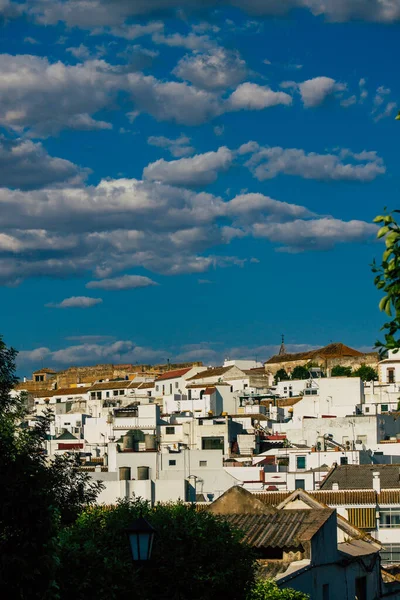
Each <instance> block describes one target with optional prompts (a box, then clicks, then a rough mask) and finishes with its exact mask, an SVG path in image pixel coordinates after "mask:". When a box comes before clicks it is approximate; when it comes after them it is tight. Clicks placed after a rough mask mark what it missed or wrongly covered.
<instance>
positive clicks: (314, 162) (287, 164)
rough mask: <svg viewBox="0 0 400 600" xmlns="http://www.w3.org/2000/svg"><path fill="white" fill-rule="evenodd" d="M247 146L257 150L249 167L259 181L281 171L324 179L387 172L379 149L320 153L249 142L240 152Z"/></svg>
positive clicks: (367, 176)
mask: <svg viewBox="0 0 400 600" xmlns="http://www.w3.org/2000/svg"><path fill="white" fill-rule="evenodd" d="M246 148H248V151H253V152H254V154H253V156H252V157H251V158H250V160H248V161H247V163H246V166H247V167H248V168H249V169H250V170H251V171H252V173H253V174H254V176H255V177H256V178H257V179H258V180H259V181H264V180H266V179H272V178H274V177H276V176H277V175H279V174H281V173H282V174H285V175H296V176H298V177H303V178H304V179H320V180H325V181H373V180H374V179H376V177H378V176H379V175H383V174H384V173H385V172H386V167H385V165H384V162H383V160H382V158H380V157H379V156H378V155H377V153H376V152H362V153H358V154H357V153H354V152H351V151H350V150H346V149H345V150H338V151H336V152H335V153H326V154H318V153H316V152H305V151H304V150H302V149H299V148H281V147H279V146H278V147H273V148H262V147H259V146H258V144H255V143H254V142H250V143H249V144H247V145H245V146H241V148H239V153H240V152H242V153H243V152H244V149H246Z"/></svg>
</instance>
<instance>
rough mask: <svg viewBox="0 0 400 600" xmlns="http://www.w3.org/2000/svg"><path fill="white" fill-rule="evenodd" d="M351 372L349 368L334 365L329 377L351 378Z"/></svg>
mask: <svg viewBox="0 0 400 600" xmlns="http://www.w3.org/2000/svg"><path fill="white" fill-rule="evenodd" d="M352 372H353V370H352V368H351V367H343V366H342V365H336V366H334V367H333V368H332V371H331V375H332V377H351V375H352Z"/></svg>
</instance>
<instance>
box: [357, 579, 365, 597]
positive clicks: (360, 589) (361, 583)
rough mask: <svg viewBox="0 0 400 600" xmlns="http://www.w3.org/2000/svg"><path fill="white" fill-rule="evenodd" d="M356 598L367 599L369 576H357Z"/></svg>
mask: <svg viewBox="0 0 400 600" xmlns="http://www.w3.org/2000/svg"><path fill="white" fill-rule="evenodd" d="M356 598H357V600H367V578H366V577H365V576H364V577H356Z"/></svg>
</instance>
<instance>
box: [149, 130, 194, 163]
mask: <svg viewBox="0 0 400 600" xmlns="http://www.w3.org/2000/svg"><path fill="white" fill-rule="evenodd" d="M147 143H148V144H150V146H156V147H157V148H165V149H166V150H168V152H170V153H171V154H172V156H175V158H181V157H182V156H188V155H190V154H193V152H194V150H195V149H194V148H193V146H191V145H190V138H188V137H187V136H186V135H180V136H179V137H178V138H175V139H171V138H167V137H165V136H163V135H160V136H155V135H151V136H150V137H148V138H147Z"/></svg>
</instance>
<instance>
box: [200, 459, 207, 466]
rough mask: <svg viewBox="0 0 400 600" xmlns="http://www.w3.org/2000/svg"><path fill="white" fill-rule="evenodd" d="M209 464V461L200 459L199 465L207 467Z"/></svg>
mask: <svg viewBox="0 0 400 600" xmlns="http://www.w3.org/2000/svg"><path fill="white" fill-rule="evenodd" d="M206 466H207V461H206V460H200V461H199V467H206Z"/></svg>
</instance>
